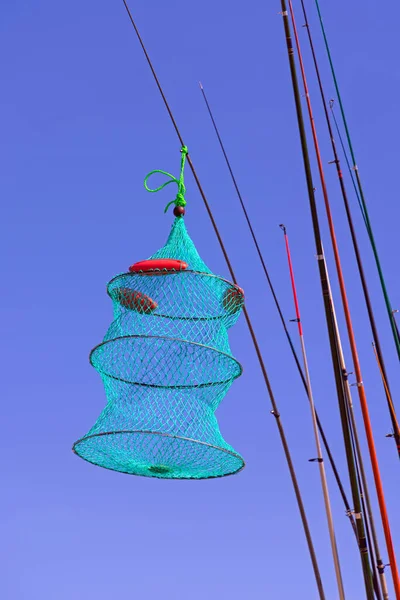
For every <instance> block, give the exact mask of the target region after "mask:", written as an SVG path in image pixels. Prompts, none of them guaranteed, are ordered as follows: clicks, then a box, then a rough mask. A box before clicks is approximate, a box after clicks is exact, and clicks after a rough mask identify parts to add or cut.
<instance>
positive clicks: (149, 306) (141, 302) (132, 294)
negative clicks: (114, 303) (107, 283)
mask: <svg viewBox="0 0 400 600" xmlns="http://www.w3.org/2000/svg"><path fill="white" fill-rule="evenodd" d="M117 300H118V302H119V303H120V304H121V306H123V307H124V308H127V309H128V310H136V312H138V313H144V314H149V313H151V312H153V311H154V310H155V309H156V308H157V302H155V301H154V300H152V299H151V298H150V297H149V296H146V294H142V292H138V291H137V290H130V289H129V288H119V289H118V290H117Z"/></svg>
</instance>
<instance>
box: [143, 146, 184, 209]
mask: <svg viewBox="0 0 400 600" xmlns="http://www.w3.org/2000/svg"><path fill="white" fill-rule="evenodd" d="M187 153H188V149H187V146H182V149H181V154H182V158H181V173H180V175H179V179H177V178H176V177H174V176H173V175H171V173H168V172H167V171H161V170H160V169H155V170H154V171H151V172H150V173H149V174H148V175H146V177H145V180H144V187H145V188H146V190H147V191H148V192H152V193H154V192H159V191H160V190H162V189H164V188H165V187H166V186H167V185H169V184H170V183H176V184H177V186H178V193H177V195H176V198H175V200H171V202H168V204H167V206H166V207H165V209H164V212H165V213H166V212H167V210H168V209H169V207H170V206H171V204H175V206H182V207H185V206H186V200H185V194H186V187H185V183H184V175H183V173H184V170H185V162H186V156H187ZM154 173H161V174H162V175H166V176H167V177H169V178H170V179H169V181H166V182H165V183H163V184H162V185H160V186H159V187H158V188H155V189H154V190H153V189H152V188H149V187H148V185H147V181H148V180H149V178H150V177H151V175H154Z"/></svg>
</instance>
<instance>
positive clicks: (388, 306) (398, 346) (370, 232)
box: [315, 0, 400, 360]
mask: <svg viewBox="0 0 400 600" xmlns="http://www.w3.org/2000/svg"><path fill="white" fill-rule="evenodd" d="M315 4H316V7H317V11H318V18H319V22H320V25H321V30H322V35H323V38H324V43H325V48H326V52H327V55H328V60H329V65H330V69H331V73H332V77H333V81H334V85H335V89H336V94H337V98H338V101H339V106H340V112H341V115H342V120H343V124H344V128H345V131H346V137H347V142H348V145H349V149H350V154H351V158H352V163H353V170H354V173H355V176H356V180H357V186H358V191H359V196H360V200H361V212H362V214H363V217H364V221H365V225H366V229H367V232H368V237H369V240H370V242H371V246H372V251H373V254H374V257H375V263H376V266H377V269H378V274H379V280H380V283H381V287H382V292H383V296H384V299H385V304H386V309H387V313H388V316H389V321H390V325H391V328H392V333H393V339H394V342H395V346H396V350H397V355H398V357H399V360H400V335H399V332H398V330H397V328H396V323H395V321H394V317H393V313H392V307H391V302H390V299H389V293H388V291H387V287H386V282H385V279H384V276H383V270H382V265H381V261H380V258H379V254H378V249H377V246H376V242H375V237H374V234H373V230H372V225H371V220H370V217H369V213H368V207H367V203H366V199H365V195H364V190H363V186H362V183H361V178H360V172H359V169H358V166H357V162H356V158H355V153H354V148H353V144H352V141H351V137H350V131H349V126H348V123H347V119H346V115H345V112H344V107H343V102H342V97H341V94H340V90H339V84H338V80H337V77H336V72H335V69H334V66H333V60H332V55H331V51H330V47H329V44H328V38H327V35H326V31H325V27H324V23H323V20H322V14H321V9H320V6H319V2H318V0H315Z"/></svg>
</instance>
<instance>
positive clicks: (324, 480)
mask: <svg viewBox="0 0 400 600" xmlns="http://www.w3.org/2000/svg"><path fill="white" fill-rule="evenodd" d="M280 228H281V229H282V231H283V235H284V238H285V246H286V254H287V259H288V264H289V273H290V281H291V284H292V292H293V301H294V306H295V310H296V322H297V328H298V332H299V338H300V346H301V353H302V356H303V366H304V374H305V377H306V382H307V393H308V399H309V401H310V409H311V420H312V425H313V430H314V437H315V446H316V449H317V458H316V459H315V460H316V461H317V462H318V466H319V473H320V478H321V487H322V493H323V496H324V504H325V512H326V518H327V521H328V530H329V538H330V542H331V549H332V556H333V562H334V565H335V574H336V582H337V586H338V592H339V598H340V600H344V599H345V594H344V587H343V579H342V573H341V569H340V560H339V553H338V549H337V544H336V536H335V528H334V524H333V515H332V508H331V501H330V497H329V490H328V481H327V478H326V472H325V463H324V458H323V455H322V448H321V441H320V439H319V433H318V423H317V413H316V411H315V404H314V396H313V392H312V386H311V378H310V371H309V368H308V359H307V353H306V345H305V341H304V334H303V325H302V322H301V317H300V306H299V300H298V296H297V289H296V282H295V278H294V269H293V262H292V256H291V254H290V247H289V237H288V234H287V231H286V227H285V226H284V225H280Z"/></svg>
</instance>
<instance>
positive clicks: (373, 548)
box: [327, 269, 389, 600]
mask: <svg viewBox="0 0 400 600" xmlns="http://www.w3.org/2000/svg"><path fill="white" fill-rule="evenodd" d="M327 279H328V288H329V293H330V295H331V296H332V298H333V295H332V288H331V283H330V278H329V272H328V269H327ZM332 313H333V320H334V327H335V331H336V335H337V340H338V350H339V359H340V365H341V369H342V373H344V374H345V391H346V398H347V415H348V419H349V424H350V437H351V440H352V446H353V452H354V456H355V465H356V471H357V479H358V485H359V489H360V497H361V505H362V511H363V514H364V515H365V516H366V519H365V527H366V532H367V539H368V548H369V552H370V556H371V563H372V564H373V565H375V566H376V570H377V571H378V574H379V583H380V586H381V590H382V594H383V600H388V599H389V593H388V588H387V583H386V575H385V565H384V564H383V561H382V558H381V552H380V548H379V542H378V536H377V533H376V527H375V520H374V515H373V512H372V505H371V498H370V495H369V486H368V482H367V477H366V474H365V469H364V460H363V456H362V452H361V446H360V439H359V436H358V430H357V424H356V419H355V415H354V405H353V400H352V397H351V390H350V383H349V375H350V373H348V371H347V368H346V363H345V359H344V352H343V346H342V342H341V338H340V333H339V326H338V322H337V317H336V309H335V303H334V302H333V300H332ZM368 521H369V526H368ZM369 529H371V534H372V541H371V535H370V533H369ZM372 577H373V582H374V588H375V594H376V596H377V598H379V597H380V593H379V587H378V584H377V582H376V573H375V570H373V571H372Z"/></svg>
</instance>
